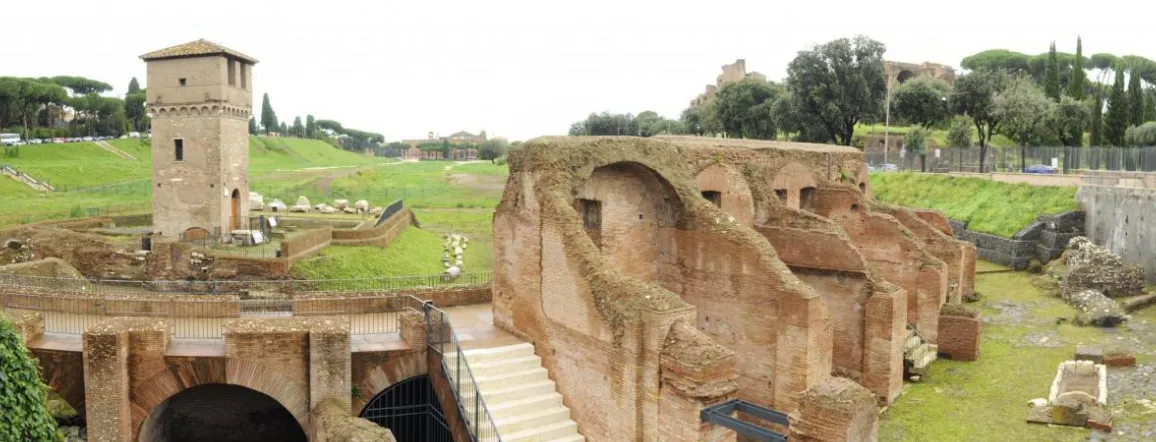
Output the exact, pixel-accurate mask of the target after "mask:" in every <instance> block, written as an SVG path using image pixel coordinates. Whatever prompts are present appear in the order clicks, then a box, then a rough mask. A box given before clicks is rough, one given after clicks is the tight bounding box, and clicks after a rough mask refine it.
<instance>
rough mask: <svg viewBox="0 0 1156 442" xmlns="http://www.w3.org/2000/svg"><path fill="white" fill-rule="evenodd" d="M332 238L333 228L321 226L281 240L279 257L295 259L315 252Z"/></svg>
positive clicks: (326, 244)
mask: <svg viewBox="0 0 1156 442" xmlns="http://www.w3.org/2000/svg"><path fill="white" fill-rule="evenodd" d="M332 239H333V228H332V227H322V228H319V229H313V230H310V231H308V232H304V233H301V234H298V235H293V236H292V237H289V238H286V239H285V240H284V241H281V258H285V259H289V260H297V259H301V258H304V257H306V256H309V255H312V254H314V253H317V252H318V251H320V250H321V249H322V248H324V247H326V246H328V245H329V243H330V242H331V241H332Z"/></svg>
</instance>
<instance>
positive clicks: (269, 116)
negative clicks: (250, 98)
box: [261, 93, 281, 134]
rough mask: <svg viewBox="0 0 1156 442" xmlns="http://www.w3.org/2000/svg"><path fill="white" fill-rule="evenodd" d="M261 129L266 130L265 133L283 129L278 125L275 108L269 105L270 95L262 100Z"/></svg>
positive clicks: (266, 95)
mask: <svg viewBox="0 0 1156 442" xmlns="http://www.w3.org/2000/svg"><path fill="white" fill-rule="evenodd" d="M261 127H263V128H265V133H266V134H267V133H269V132H270V131H272V132H277V130H278V129H280V128H281V126H280V125H279V124H277V114H276V113H275V112H273V106H271V105H270V104H269V94H268V93H266V94H265V98H263V99H262V100H261Z"/></svg>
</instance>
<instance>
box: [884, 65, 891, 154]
mask: <svg viewBox="0 0 1156 442" xmlns="http://www.w3.org/2000/svg"><path fill="white" fill-rule="evenodd" d="M886 94H887V97H886V99H885V100H884V105H883V107H884V110H883V113H884V115H886V116H885V117H884V118H883V164H884V166H883V167H887V166H886V165H887V164H888V163H887V151H889V150H891V149H890V148H891V144H889V143H890V136H891V75H890V74H888V75H887V92H886Z"/></svg>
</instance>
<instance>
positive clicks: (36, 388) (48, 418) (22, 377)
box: [0, 317, 63, 441]
mask: <svg viewBox="0 0 1156 442" xmlns="http://www.w3.org/2000/svg"><path fill="white" fill-rule="evenodd" d="M46 388H47V387H45V386H44V383H43V382H41V381H40V369H39V368H38V367H37V366H36V363H35V362H33V361H32V358H31V357H30V356H29V354H28V349H26V348H25V347H24V343H23V342H21V340H20V337H19V336H17V335H16V331H15V330H13V329H12V324H10V323H9V322H8V321H7V320H6V319H4V318H3V317H0V410H3V412H0V440H6V441H7V440H11V441H25V440H26V441H59V440H62V439H63V438H62V437H61V435H60V433H59V432H58V431H57V430H56V420H55V419H54V418H53V417H52V414H51V413H49V412H48V406H47V397H46V396H45V393H44V392H45V389H46Z"/></svg>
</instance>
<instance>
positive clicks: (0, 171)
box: [0, 166, 56, 192]
mask: <svg viewBox="0 0 1156 442" xmlns="http://www.w3.org/2000/svg"><path fill="white" fill-rule="evenodd" d="M0 175H8V176H10V177H12V179H14V180H16V181H19V182H21V183H24V184H25V185H27V186H28V187H31V188H33V189H36V190H37V191H40V192H52V191H55V190H56V188H55V187H52V185H51V184H48V183H45V182H41V181H37V180H36V178H33V177H32V175H29V174H26V173H24V172H21V171H19V170H16V169H13V168H12V167H10V166H0Z"/></svg>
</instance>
